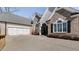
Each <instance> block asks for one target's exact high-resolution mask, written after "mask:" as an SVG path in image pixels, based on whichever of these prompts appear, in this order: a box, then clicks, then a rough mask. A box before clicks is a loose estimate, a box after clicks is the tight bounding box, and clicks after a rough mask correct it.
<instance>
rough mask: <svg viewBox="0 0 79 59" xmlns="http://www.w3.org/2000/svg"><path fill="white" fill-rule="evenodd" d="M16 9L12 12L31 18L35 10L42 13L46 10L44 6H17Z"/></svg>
mask: <svg viewBox="0 0 79 59" xmlns="http://www.w3.org/2000/svg"><path fill="white" fill-rule="evenodd" d="M16 9H17V10H16V11H15V12H13V14H16V15H20V16H23V17H27V18H29V19H31V17H32V15H33V14H34V13H35V12H38V13H40V14H43V13H44V12H45V10H46V7H17V8H16Z"/></svg>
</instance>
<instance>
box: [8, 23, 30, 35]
mask: <svg viewBox="0 0 79 59" xmlns="http://www.w3.org/2000/svg"><path fill="white" fill-rule="evenodd" d="M30 34H31V28H30V27H29V26H22V25H13V24H8V25H7V35H30Z"/></svg>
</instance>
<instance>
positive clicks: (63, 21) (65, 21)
mask: <svg viewBox="0 0 79 59" xmlns="http://www.w3.org/2000/svg"><path fill="white" fill-rule="evenodd" d="M59 20H61V21H62V23H60V24H62V31H61V32H60V31H58V24H59V23H57V22H58V21H59ZM59 20H56V22H54V23H53V33H66V32H67V29H68V23H67V21H68V20H62V19H59ZM64 23H66V31H64V29H63V26H64V25H63V24H64ZM55 24H56V32H55V29H54V28H55V27H54V26H55Z"/></svg>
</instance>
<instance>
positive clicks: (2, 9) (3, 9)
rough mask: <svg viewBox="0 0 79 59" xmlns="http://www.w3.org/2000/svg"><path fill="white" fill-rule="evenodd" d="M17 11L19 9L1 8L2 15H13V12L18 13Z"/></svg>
mask: <svg viewBox="0 0 79 59" xmlns="http://www.w3.org/2000/svg"><path fill="white" fill-rule="evenodd" d="M17 10H18V9H17V8H15V7H0V13H3V12H9V13H12V12H16V11H17Z"/></svg>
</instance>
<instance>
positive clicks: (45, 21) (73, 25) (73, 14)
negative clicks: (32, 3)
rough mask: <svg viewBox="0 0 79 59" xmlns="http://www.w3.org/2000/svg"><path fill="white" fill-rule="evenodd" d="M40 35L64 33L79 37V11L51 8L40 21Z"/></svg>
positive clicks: (68, 8)
mask: <svg viewBox="0 0 79 59" xmlns="http://www.w3.org/2000/svg"><path fill="white" fill-rule="evenodd" d="M39 33H40V35H49V34H52V33H62V34H63V33H64V34H74V35H79V10H76V9H74V8H71V7H56V8H55V7H49V8H47V10H46V11H45V13H44V15H43V16H42V17H41V19H40V31H39Z"/></svg>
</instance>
